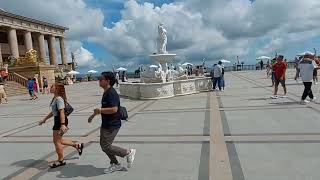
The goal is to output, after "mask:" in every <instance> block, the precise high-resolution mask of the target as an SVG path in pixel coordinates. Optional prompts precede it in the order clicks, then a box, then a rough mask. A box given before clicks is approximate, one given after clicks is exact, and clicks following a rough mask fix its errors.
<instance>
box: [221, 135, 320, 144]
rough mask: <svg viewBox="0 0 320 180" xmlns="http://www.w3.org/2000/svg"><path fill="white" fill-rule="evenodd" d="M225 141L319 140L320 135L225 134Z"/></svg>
mask: <svg viewBox="0 0 320 180" xmlns="http://www.w3.org/2000/svg"><path fill="white" fill-rule="evenodd" d="M225 141H227V142H305V141H315V142H320V135H319V134H318V135H300V134H299V135H248V136H225Z"/></svg>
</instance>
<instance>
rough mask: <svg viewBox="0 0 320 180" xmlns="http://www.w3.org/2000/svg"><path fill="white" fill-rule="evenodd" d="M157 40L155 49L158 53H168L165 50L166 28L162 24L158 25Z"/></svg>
mask: <svg viewBox="0 0 320 180" xmlns="http://www.w3.org/2000/svg"><path fill="white" fill-rule="evenodd" d="M158 35H159V36H158V42H157V50H158V54H168V52H167V41H168V39H167V30H166V29H165V28H164V27H163V24H162V23H160V24H159V25H158Z"/></svg>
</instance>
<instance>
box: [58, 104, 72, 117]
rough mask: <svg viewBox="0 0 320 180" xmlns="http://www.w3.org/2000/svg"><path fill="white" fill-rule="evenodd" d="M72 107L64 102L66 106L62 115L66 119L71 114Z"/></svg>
mask: <svg viewBox="0 0 320 180" xmlns="http://www.w3.org/2000/svg"><path fill="white" fill-rule="evenodd" d="M57 109H58V105H57ZM73 110H74V109H73V107H72V106H71V105H70V104H69V103H68V102H66V105H65V107H64V114H65V115H66V116H67V117H68V116H69V115H70V114H71V113H72V112H73Z"/></svg>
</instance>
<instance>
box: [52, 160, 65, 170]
mask: <svg viewBox="0 0 320 180" xmlns="http://www.w3.org/2000/svg"><path fill="white" fill-rule="evenodd" d="M66 164H67V162H66V161H65V160H62V161H55V162H54V163H53V164H51V165H50V168H51V169H53V168H57V167H60V166H64V165H66Z"/></svg>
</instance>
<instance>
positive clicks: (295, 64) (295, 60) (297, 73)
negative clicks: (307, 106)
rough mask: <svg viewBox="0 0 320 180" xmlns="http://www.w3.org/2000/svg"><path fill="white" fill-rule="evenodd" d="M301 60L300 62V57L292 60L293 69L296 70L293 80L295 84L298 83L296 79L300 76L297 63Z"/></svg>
mask: <svg viewBox="0 0 320 180" xmlns="http://www.w3.org/2000/svg"><path fill="white" fill-rule="evenodd" d="M301 60H302V57H299V58H298V57H295V59H294V67H295V69H296V75H295V77H294V80H296V81H297V82H298V78H299V76H300V74H299V63H300V61H301Z"/></svg>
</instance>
